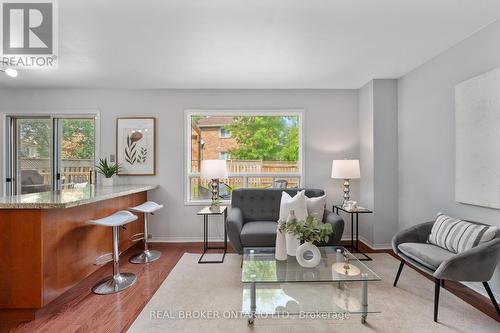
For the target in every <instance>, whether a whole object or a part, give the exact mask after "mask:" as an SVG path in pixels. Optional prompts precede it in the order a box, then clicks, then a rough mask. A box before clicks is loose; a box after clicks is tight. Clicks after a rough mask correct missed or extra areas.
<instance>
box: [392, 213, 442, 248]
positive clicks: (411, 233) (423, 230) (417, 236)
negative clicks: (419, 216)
mask: <svg viewBox="0 0 500 333" xmlns="http://www.w3.org/2000/svg"><path fill="white" fill-rule="evenodd" d="M433 225H434V221H430V222H424V223H420V224H417V225H414V226H413V227H411V228H408V229H405V230H401V231H400V232H398V233H397V234H396V235H394V237H393V238H392V249H393V251H394V253H396V254H397V253H399V252H400V251H399V249H398V245H399V244H402V243H425V242H427V239H428V238H429V235H430V233H431V230H432V226H433Z"/></svg>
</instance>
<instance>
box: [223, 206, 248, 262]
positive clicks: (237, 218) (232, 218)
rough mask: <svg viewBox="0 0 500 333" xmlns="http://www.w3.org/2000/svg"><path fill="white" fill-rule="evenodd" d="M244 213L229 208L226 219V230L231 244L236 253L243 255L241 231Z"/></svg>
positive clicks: (237, 209)
mask: <svg viewBox="0 0 500 333" xmlns="http://www.w3.org/2000/svg"><path fill="white" fill-rule="evenodd" d="M243 222H244V221H243V213H242V212H241V209H239V208H229V212H228V214H227V219H226V230H227V236H228V238H229V242H231V246H232V248H233V250H234V251H235V252H238V253H239V254H242V253H243V245H242V244H241V238H240V234H241V229H242V228H243Z"/></svg>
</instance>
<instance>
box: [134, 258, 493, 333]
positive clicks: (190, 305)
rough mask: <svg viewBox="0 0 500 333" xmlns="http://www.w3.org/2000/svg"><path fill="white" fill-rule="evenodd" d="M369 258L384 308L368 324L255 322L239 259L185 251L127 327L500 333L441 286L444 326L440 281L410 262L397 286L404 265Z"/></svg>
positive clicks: (372, 287)
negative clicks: (243, 313)
mask: <svg viewBox="0 0 500 333" xmlns="http://www.w3.org/2000/svg"><path fill="white" fill-rule="evenodd" d="M371 256H372V258H373V259H374V260H373V261H371V262H364V263H366V265H367V266H369V267H370V268H371V269H372V270H373V271H374V272H376V273H377V274H378V275H379V276H380V277H381V278H382V281H380V282H370V284H369V293H368V298H369V305H370V309H372V310H373V309H375V311H377V313H370V314H369V315H368V319H367V323H366V324H361V322H360V316H359V315H351V316H349V317H348V318H333V317H330V318H326V319H318V318H315V319H305V318H270V317H268V318H257V319H256V320H255V324H254V325H253V327H252V326H248V324H247V320H246V319H245V318H244V317H239V316H238V315H237V314H238V313H239V311H240V310H241V309H242V299H243V298H244V297H245V295H244V293H243V292H242V284H241V282H240V281H241V268H240V260H241V259H240V258H241V257H240V256H238V255H236V254H229V255H226V259H225V261H224V263H223V264H203V265H200V264H198V263H197V261H198V258H199V255H198V254H185V255H184V256H183V257H182V258H181V260H179V262H178V263H177V265H176V266H175V267H174V269H173V270H172V272H171V273H170V275H169V276H168V277H167V279H166V280H165V281H164V282H163V284H162V285H161V286H160V288H159V289H158V291H157V292H156V294H155V295H154V296H153V297H152V299H151V300H150V302H149V303H148V304H147V305H146V306H145V308H144V309H143V310H142V312H141V313H140V314H139V316H138V317H137V319H136V320H135V322H134V323H133V324H132V326H131V327H130V329H129V330H128V332H130V333H134V332H141V333H142V332H228V333H229V332H273V333H281V332H500V323H498V322H497V321H495V320H493V319H492V318H490V317H488V316H486V315H484V314H483V313H482V312H480V311H478V310H476V309H475V308H473V307H472V306H470V305H469V304H467V303H465V302H464V301H462V300H461V299H459V298H457V297H456V296H454V295H453V294H451V293H450V292H448V291H447V290H442V291H441V295H440V306H439V323H435V322H434V321H433V320H432V318H433V299H434V283H433V282H432V281H430V280H428V279H427V278H425V277H423V276H422V275H420V274H419V273H418V272H416V271H414V270H413V269H411V268H409V267H405V268H404V270H403V272H402V274H401V278H400V280H399V283H398V287H396V288H395V287H393V286H392V282H393V279H394V276H395V274H396V271H397V268H398V264H399V262H398V261H397V260H396V259H395V258H393V257H392V256H390V255H388V254H373V255H371ZM311 298H312V297H311Z"/></svg>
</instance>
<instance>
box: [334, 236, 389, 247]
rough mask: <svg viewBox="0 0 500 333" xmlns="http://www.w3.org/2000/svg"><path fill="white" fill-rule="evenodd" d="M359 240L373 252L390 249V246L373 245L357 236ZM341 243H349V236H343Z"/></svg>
mask: <svg viewBox="0 0 500 333" xmlns="http://www.w3.org/2000/svg"><path fill="white" fill-rule="evenodd" d="M359 240H360V241H361V242H363V243H365V244H366V245H368V246H369V247H370V248H372V249H373V250H390V249H392V245H391V244H373V243H372V242H370V241H369V240H368V239H366V238H364V237H363V236H359ZM342 241H346V242H350V241H351V235H344V236H343V237H342Z"/></svg>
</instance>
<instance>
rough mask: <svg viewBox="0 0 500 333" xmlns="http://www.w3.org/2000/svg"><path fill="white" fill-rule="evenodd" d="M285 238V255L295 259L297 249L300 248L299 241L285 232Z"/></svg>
mask: <svg viewBox="0 0 500 333" xmlns="http://www.w3.org/2000/svg"><path fill="white" fill-rule="evenodd" d="M285 238H286V253H287V254H288V255H289V256H293V257H295V254H296V253H297V249H298V248H299V246H300V239H299V238H298V237H297V236H295V235H294V234H292V233H291V232H287V233H286V235H285Z"/></svg>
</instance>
